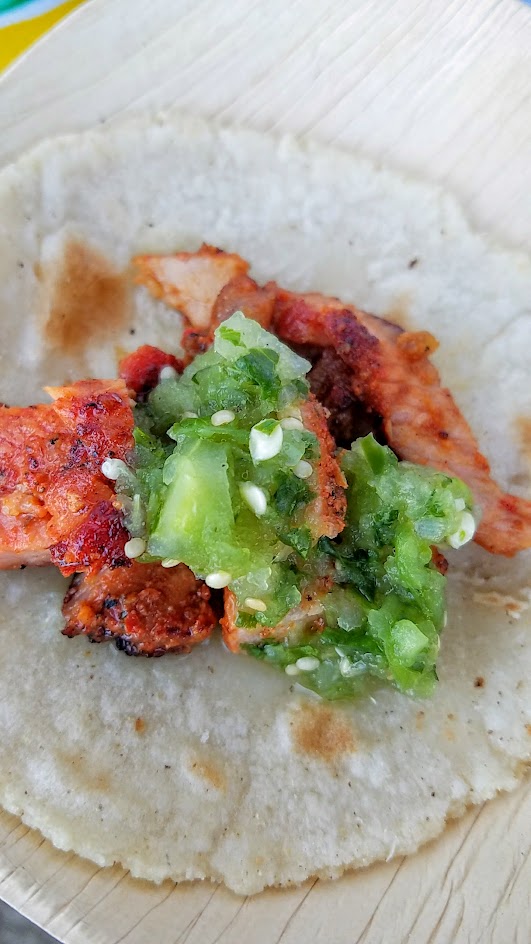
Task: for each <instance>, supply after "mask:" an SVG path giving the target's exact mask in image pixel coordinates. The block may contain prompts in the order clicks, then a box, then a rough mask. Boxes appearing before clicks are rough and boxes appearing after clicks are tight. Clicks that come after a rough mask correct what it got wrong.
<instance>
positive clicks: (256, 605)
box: [244, 597, 267, 613]
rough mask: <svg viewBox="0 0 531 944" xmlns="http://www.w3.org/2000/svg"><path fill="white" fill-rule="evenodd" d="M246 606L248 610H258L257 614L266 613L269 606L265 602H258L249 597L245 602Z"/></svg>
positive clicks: (254, 598)
mask: <svg viewBox="0 0 531 944" xmlns="http://www.w3.org/2000/svg"><path fill="white" fill-rule="evenodd" d="M244 606H245V607H247V609H248V610H256V612H257V613H265V611H266V610H267V606H266V604H265V603H264V601H263V600H258V599H257V598H256V597H247V598H246V599H245V601H244Z"/></svg>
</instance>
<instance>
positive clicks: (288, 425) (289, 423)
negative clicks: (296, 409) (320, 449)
mask: <svg viewBox="0 0 531 944" xmlns="http://www.w3.org/2000/svg"><path fill="white" fill-rule="evenodd" d="M280 425H281V426H282V429H304V426H303V425H302V421H301V420H299V419H297V417H296V416H285V417H284V419H283V420H280Z"/></svg>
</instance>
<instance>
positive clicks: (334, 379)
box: [292, 344, 386, 449]
mask: <svg viewBox="0 0 531 944" xmlns="http://www.w3.org/2000/svg"><path fill="white" fill-rule="evenodd" d="M292 347H293V349H294V350H295V351H296V352H297V354H300V355H301V357H305V358H306V359H307V360H309V361H310V363H311V364H312V369H311V371H310V373H309V374H308V380H309V381H310V387H311V390H312V393H313V394H314V395H315V397H316V398H317V399H318V400H319V402H320V403H322V404H323V406H324V407H326V409H327V411H328V428H329V430H330V432H331V434H332V436H333V437H334V439H335V442H336V444H337V445H338V446H339V447H340V448H344V449H349V448H350V446H351V444H352V443H353V442H354V440H355V439H358V437H360V436H366V435H367V434H368V433H373V435H374V437H375V439H377V440H378V442H380V443H382V444H383V445H386V438H385V433H384V430H383V423H382V417H381V416H380V415H379V414H378V413H376V412H375V411H374V410H371V409H370V407H368V406H367V405H366V404H365V403H364V402H363V401H362V400H361V399H360V398H359V397H357V396H356V395H355V393H354V391H353V388H352V371H350V370H349V368H348V367H346V365H345V364H344V363H343V361H342V360H341V358H340V357H339V355H338V354H336V353H335V351H334V350H332V348H324V349H323V348H317V347H315V346H312V345H307V344H293V345H292Z"/></svg>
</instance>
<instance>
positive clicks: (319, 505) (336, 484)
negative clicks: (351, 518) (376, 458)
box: [301, 395, 347, 542]
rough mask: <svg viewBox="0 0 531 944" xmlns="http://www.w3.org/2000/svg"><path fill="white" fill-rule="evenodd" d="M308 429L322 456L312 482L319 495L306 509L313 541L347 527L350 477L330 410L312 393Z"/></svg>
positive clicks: (305, 408)
mask: <svg viewBox="0 0 531 944" xmlns="http://www.w3.org/2000/svg"><path fill="white" fill-rule="evenodd" d="M301 416H302V422H303V424H304V427H305V429H307V430H308V431H309V432H310V433H313V434H314V436H315V437H316V438H317V442H318V443H319V459H318V460H317V462H316V463H315V469H314V472H313V475H312V476H311V478H309V479H308V484H309V486H310V488H311V489H312V491H314V492H315V495H316V497H315V498H314V499H313V500H312V501H311V502H310V504H309V506H308V507H307V509H306V510H305V514H304V517H305V522H306V523H307V525H308V527H309V528H310V532H311V535H312V538H313V540H314V541H315V542H316V541H318V540H319V538H321V537H327V538H335V537H336V536H337V535H338V534H339V533H340V531H342V530H343V528H344V527H345V515H346V512H347V497H346V492H345V489H346V487H347V480H346V478H345V476H344V475H343V473H342V471H341V469H340V467H339V463H338V461H337V459H336V458H335V455H334V453H335V443H334V440H333V439H332V437H331V435H330V432H329V430H328V426H327V422H326V419H327V411H326V410H325V409H324V407H323V406H321V404H320V403H319V402H318V401H317V400H316V399H315V397H314V396H312V395H311V396H310V397H309V398H308V400H306V401H305V402H304V403H303V404H302V406H301Z"/></svg>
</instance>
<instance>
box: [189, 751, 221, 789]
mask: <svg viewBox="0 0 531 944" xmlns="http://www.w3.org/2000/svg"><path fill="white" fill-rule="evenodd" d="M190 770H191V772H192V773H193V774H195V775H196V776H197V777H200V778H201V780H204V781H206V783H208V784H209V785H210V786H212V787H214V788H215V789H216V790H219V791H221V792H225V790H226V788H227V780H226V777H225V774H224V773H223V771H222V770H220V769H219V768H218V767H217V766H216V765H215V764H214V763H213V762H212V761H211V760H203V759H201V758H199V757H196V758H194V759H193V760H191V762H190Z"/></svg>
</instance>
